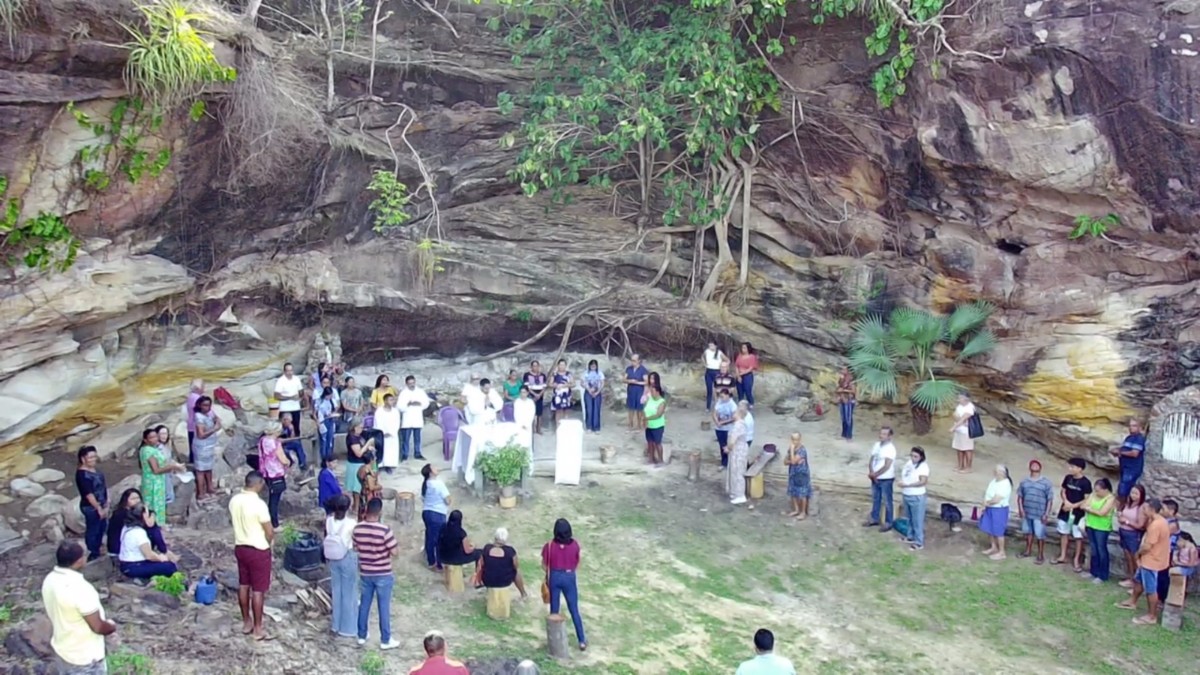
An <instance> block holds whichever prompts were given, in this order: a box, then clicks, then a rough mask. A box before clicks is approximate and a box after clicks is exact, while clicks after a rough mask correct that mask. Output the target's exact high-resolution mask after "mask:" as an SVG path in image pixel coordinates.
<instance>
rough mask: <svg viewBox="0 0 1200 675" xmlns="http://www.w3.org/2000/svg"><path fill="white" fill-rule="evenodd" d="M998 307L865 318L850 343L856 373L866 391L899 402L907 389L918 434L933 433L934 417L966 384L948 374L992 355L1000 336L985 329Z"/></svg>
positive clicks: (978, 305)
mask: <svg viewBox="0 0 1200 675" xmlns="http://www.w3.org/2000/svg"><path fill="white" fill-rule="evenodd" d="M994 310H995V308H994V307H993V306H992V305H991V304H990V303H987V302H983V301H976V302H972V303H970V304H966V305H960V306H959V307H957V308H956V309H955V310H954V312H953V313H951V314H950V315H949V316H939V315H936V314H933V313H931V312H927V311H925V310H921V309H911V308H907V307H901V308H898V309H895V310H893V311H892V313H891V314H889V315H888V317H887V319H886V320H884V317H883V316H881V315H878V314H872V315H870V316H867V317H864V318H862V319H859V320H858V322H856V323H855V324H854V337H853V338H852V339H851V341H850V369H851V370H852V371H854V375H855V377H856V378H857V382H858V386H859V388H860V389H861V390H862V391H863V393H865V394H868V395H871V396H881V397H885V398H888V399H891V400H895V399H896V398H897V397H898V396H899V395H900V394H901V393H902V390H906V400H907V403H908V404H909V407H910V408H911V410H912V416H913V431H915V432H916V433H918V434H923V433H927V432H928V431H929V428H930V422H931V419H932V416H933V413H935V412H937V411H938V410H940V409H942V408H943V407H945V406H947V405H949V404H950V403H952V402H953V401H954V397H955V395H957V394H958V392H959V390H960V386H959V385H958V384H957V383H956V382H954V380H951V379H949V378H947V377H945V376H944V375H943V373H944V371H945V367H946V359H947V358H950V357H951V355H952V356H953V360H954V362H956V363H960V362H962V361H965V360H967V359H970V358H972V357H976V356H980V355H982V354H986V353H988V352H990V351H991V350H992V349H994V348H995V347H996V344H997V341H996V335H995V334H994V333H993V332H992V331H990V330H988V329H987V328H986V327H985V326H986V324H987V320H988V317H990V316H991V315H992V312H993V311H994Z"/></svg>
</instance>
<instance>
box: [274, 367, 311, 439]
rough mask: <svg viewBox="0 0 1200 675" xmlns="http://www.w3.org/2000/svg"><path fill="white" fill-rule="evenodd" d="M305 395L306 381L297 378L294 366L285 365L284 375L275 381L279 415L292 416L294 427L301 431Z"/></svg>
mask: <svg viewBox="0 0 1200 675" xmlns="http://www.w3.org/2000/svg"><path fill="white" fill-rule="evenodd" d="M303 393H304V380H301V379H300V378H298V377H296V373H295V370H294V369H293V368H292V364H290V363H285V364H283V375H282V376H280V378H279V379H278V380H275V400H276V401H279V413H280V414H285V413H286V414H288V415H291V416H292V426H293V427H294V428H295V429H296V431H297V432H299V431H300V396H301V395H302V394H303Z"/></svg>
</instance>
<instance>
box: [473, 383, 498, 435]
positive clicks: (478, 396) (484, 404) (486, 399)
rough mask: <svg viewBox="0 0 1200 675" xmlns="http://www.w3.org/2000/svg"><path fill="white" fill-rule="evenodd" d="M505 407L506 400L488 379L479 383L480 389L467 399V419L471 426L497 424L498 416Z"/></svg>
mask: <svg viewBox="0 0 1200 675" xmlns="http://www.w3.org/2000/svg"><path fill="white" fill-rule="evenodd" d="M503 407H504V399H502V398H500V392H498V391H496V390H494V389H492V382H491V380H488V379H487V378H484V379H482V380H480V381H479V388H478V389H477V390H476V392H472V396H471V397H470V398H468V399H467V419H468V420H470V422H471V424H495V423H496V416H497V415H499V414H500V409H501V408H503Z"/></svg>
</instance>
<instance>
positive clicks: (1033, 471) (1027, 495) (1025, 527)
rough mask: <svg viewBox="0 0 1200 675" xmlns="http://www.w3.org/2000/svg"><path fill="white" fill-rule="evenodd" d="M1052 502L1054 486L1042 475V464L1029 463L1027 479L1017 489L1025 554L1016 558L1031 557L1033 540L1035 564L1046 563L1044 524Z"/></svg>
mask: <svg viewBox="0 0 1200 675" xmlns="http://www.w3.org/2000/svg"><path fill="white" fill-rule="evenodd" d="M1053 501H1054V484H1053V483H1051V482H1050V479H1049V478H1046V477H1045V476H1043V475H1042V463H1041V462H1039V461H1037V460H1036V459H1035V460H1031V461H1030V462H1029V477H1028V478H1026V479H1024V480H1022V481H1021V486H1020V487H1018V488H1017V513H1018V514H1019V515H1020V517H1021V533H1022V534H1024V535H1025V552H1024V553H1018V554H1017V557H1018V558H1028V557H1029V556H1031V555H1033V540H1034V539H1036V540H1037V547H1038V554H1037V564H1039V565H1041V564H1043V563H1045V562H1046V523H1048V522H1050V505H1051V503H1053Z"/></svg>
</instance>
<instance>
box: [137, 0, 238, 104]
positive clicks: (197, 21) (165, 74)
mask: <svg viewBox="0 0 1200 675" xmlns="http://www.w3.org/2000/svg"><path fill="white" fill-rule="evenodd" d="M137 9H138V11H139V12H141V14H142V17H143V19H144V20H145V26H144V27H138V26H126V27H125V29H126V30H127V31H128V32H129V36H130V38H131V41H130V42H129V43H128V44H127V45H126V47H127V48H128V49H129V60H128V61H127V62H126V64H125V82H126V85H127V86H128V87H129V89H130V91H133V92H135V93H136V94H137V95H138V96H140V97H142V98H144V99H147V100H149V101H153V102H155V103H159V104H161V105H162V106H163V107H164V108H171V107H173V106H174V105H175V104H177V103H180V102H182V101H184V100H185V99H188V98H191V97H193V96H195V95H196V94H198V93H199V92H200V90H201V89H202V88H203V87H204V86H205V85H207V84H210V83H213V82H231V81H233V80H234V79H235V78H236V77H237V71H235V70H234V69H233V68H226V67H225V66H222V65H221V64H220V62H218V61H217V57H216V54H215V53H214V52H213V46H214V45H213V41H212V36H211V34H209V33H208V32H207V31H205V30H204V29H202V28H200V26H201V25H203V24H204V23H205V22H206V21H208V20H209V19H210V18H211V17H210V16H209V14H207V13H206V12H205V11H204V10H201V9H199V8H198V7H197V6H194V5H192V4H191V3H189V2H187V0H145V1H143V2H142V3H140V4H139V5H138V6H137Z"/></svg>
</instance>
